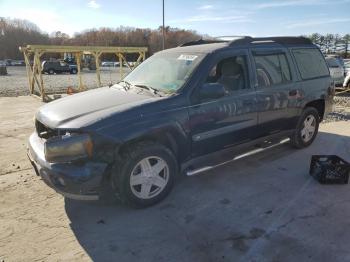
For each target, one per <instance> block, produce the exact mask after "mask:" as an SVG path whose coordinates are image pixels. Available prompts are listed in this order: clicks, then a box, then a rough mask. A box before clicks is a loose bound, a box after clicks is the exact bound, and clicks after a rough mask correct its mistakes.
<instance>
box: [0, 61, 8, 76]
mask: <svg viewBox="0 0 350 262" xmlns="http://www.w3.org/2000/svg"><path fill="white" fill-rule="evenodd" d="M0 75H7V68H6V62H5V61H0Z"/></svg>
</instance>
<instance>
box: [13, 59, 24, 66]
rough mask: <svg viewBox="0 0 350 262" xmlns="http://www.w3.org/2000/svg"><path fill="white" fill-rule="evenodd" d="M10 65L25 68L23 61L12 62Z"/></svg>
mask: <svg viewBox="0 0 350 262" xmlns="http://www.w3.org/2000/svg"><path fill="white" fill-rule="evenodd" d="M12 65H13V66H25V65H26V64H25V62H24V60H13V61H12Z"/></svg>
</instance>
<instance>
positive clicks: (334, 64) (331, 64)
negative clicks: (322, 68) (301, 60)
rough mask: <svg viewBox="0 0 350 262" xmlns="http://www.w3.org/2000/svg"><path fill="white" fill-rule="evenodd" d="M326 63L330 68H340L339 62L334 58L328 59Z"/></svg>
mask: <svg viewBox="0 0 350 262" xmlns="http://www.w3.org/2000/svg"><path fill="white" fill-rule="evenodd" d="M326 61H327V64H328V66H329V67H340V65H339V64H338V62H337V60H336V59H334V58H327V59H326Z"/></svg>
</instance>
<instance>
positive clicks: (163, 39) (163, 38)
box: [162, 0, 165, 50]
mask: <svg viewBox="0 0 350 262" xmlns="http://www.w3.org/2000/svg"><path fill="white" fill-rule="evenodd" d="M164 30H165V29H164V0H163V27H162V35H163V37H162V48H163V50H164V49H165V31H164Z"/></svg>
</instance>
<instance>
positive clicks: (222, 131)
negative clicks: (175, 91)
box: [189, 50, 257, 156]
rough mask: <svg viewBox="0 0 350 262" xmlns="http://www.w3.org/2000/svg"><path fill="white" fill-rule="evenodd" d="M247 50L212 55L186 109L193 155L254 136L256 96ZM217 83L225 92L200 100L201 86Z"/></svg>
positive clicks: (238, 142) (214, 150)
mask: <svg viewBox="0 0 350 262" xmlns="http://www.w3.org/2000/svg"><path fill="white" fill-rule="evenodd" d="M250 68H251V67H250V66H249V56H248V52H247V51H246V50H241V51H238V50H236V51H229V52H224V53H220V54H215V55H212V57H211V59H210V61H209V62H208V65H207V68H206V71H205V73H204V74H203V79H201V81H199V84H198V86H197V88H196V89H195V90H194V93H193V94H192V97H191V103H192V105H191V106H190V108H189V115H190V128H191V138H192V154H193V156H201V155H205V154H209V153H212V152H216V151H218V150H221V149H224V148H228V147H231V146H233V145H236V144H240V143H243V142H247V141H250V140H252V139H254V138H255V137H256V127H257V112H256V95H255V90H254V88H253V87H252V85H251V81H250V79H251V77H250V76H251V75H252V72H251V71H250ZM210 83H219V84H221V85H223V86H224V88H225V92H226V95H225V96H224V97H221V98H218V99H211V100H201V99H200V97H199V90H200V88H201V86H202V85H204V84H210Z"/></svg>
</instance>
